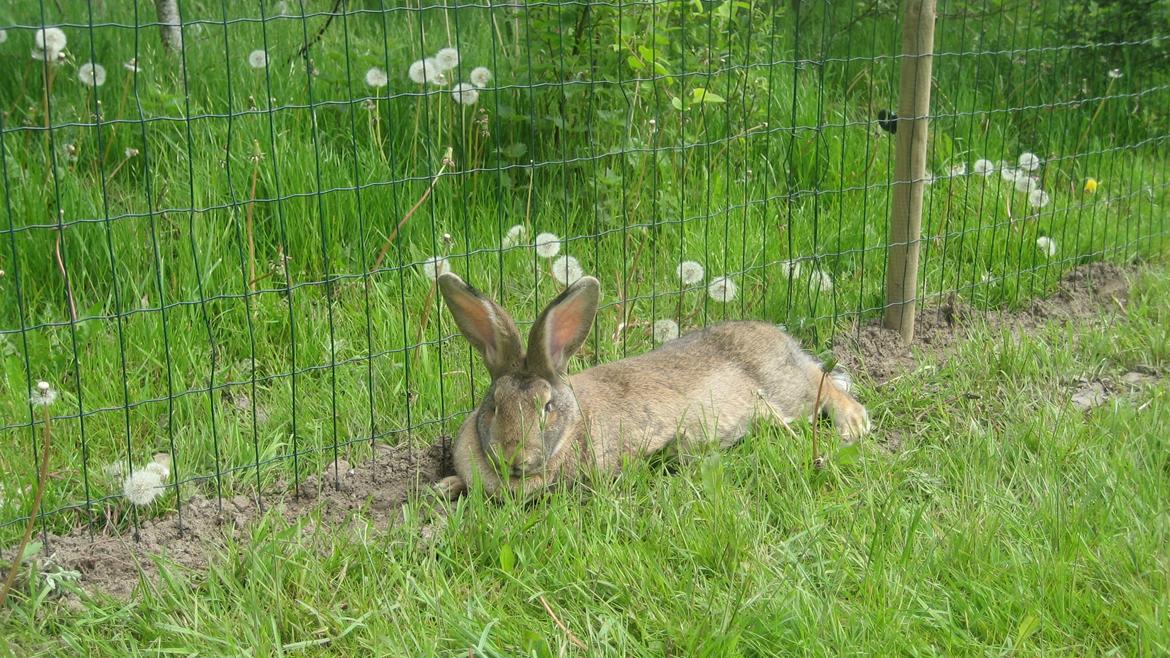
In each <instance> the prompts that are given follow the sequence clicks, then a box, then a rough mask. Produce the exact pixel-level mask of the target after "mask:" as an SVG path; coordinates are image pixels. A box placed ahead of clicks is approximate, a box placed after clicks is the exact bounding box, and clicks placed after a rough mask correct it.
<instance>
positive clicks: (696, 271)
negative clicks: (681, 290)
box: [675, 260, 706, 286]
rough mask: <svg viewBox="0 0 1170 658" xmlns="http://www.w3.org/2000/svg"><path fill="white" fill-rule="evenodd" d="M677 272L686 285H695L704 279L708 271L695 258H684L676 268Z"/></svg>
mask: <svg viewBox="0 0 1170 658" xmlns="http://www.w3.org/2000/svg"><path fill="white" fill-rule="evenodd" d="M675 274H677V275H678V280H679V281H681V282H682V283H683V285H686V286H693V285H695V284H696V283H699V282H700V281H702V280H703V276H704V275H706V272H704V271H703V264H702V263H700V262H698V261H694V260H684V261H683V262H681V263H679V264H678V268H676V269H675Z"/></svg>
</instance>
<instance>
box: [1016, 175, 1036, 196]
mask: <svg viewBox="0 0 1170 658" xmlns="http://www.w3.org/2000/svg"><path fill="white" fill-rule="evenodd" d="M1038 189H1040V179H1039V178H1036V177H1035V176H1029V175H1028V174H1025V173H1024V172H1022V171H1021V172H1020V173H1019V175H1018V176H1016V191H1018V192H1024V193H1025V194H1031V193H1032V192H1034V191H1035V190H1038Z"/></svg>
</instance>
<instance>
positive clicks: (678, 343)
mask: <svg viewBox="0 0 1170 658" xmlns="http://www.w3.org/2000/svg"><path fill="white" fill-rule="evenodd" d="M439 290H440V291H442V294H443V299H445V300H446V302H447V306H448V308H450V309H451V314H452V315H454V316H455V322H456V323H458V325H459V329H460V330H461V331H462V332H463V335H464V336H466V337H467V340H468V341H469V342H470V343H471V344H472V346H474V347H475V349H476V350H478V351H479V353H480V354H481V355H482V356H483V360H484V363H485V364H486V365H487V369H488V372H489V373H490V374H491V386H489V387H488V390H487V392H486V393H485V394H484V396H483V401H482V402H481V403H480V405H479V408H478V409H476V410H475V411H474V412H472V414H471V415H470V416H468V418H467V420H466V421H464V423H463V426H462V427H460V428H459V435H458V436H457V437H456V438H455V446H454V461H455V472H456V473H457V475H453V476H450V477H447V478H444V479H443V480H441V481H440V482H439V483H438V488H439V490H440V491H441V492H442V493H443V494H445V495H447V496H448V497H454V496H457V495H458V494H459V493H461V492H462V491H464V490H465V489H466V488H467V486H468V485H469V484H471V483H472V482H473V481H475V482H480V483H482V485H483V486H484V487H486V489H487V491H488V493H489V494H492V495H496V494H499V493H501V492H502V490H503V489H505V488H508V489H511V490H512V491H513V492H515V493H517V494H520V495H522V496H523V495H526V494H528V493H531V492H533V491H535V490H538V489H540V488H542V487H545V486H547V485H549V484H550V483H552V482H555V481H558V480H572V479H575V478H577V477H580V476H583V475H585V474H587V473H589V472H591V471H592V470H593V469H597V470H598V471H599V472H613V471H616V470H617V469H618V468H619V467H620V465H621V463H622V460H623V459H624V458H626V457H635V456H640V455H649V454H652V453H655V452H658V451H659V450H662V449H663V448H665V447H667V446H668V445H670V444H671V443H672V442H674V441H675V440H679V441H685V442H688V443H705V442H718V444H719V445H720V447H727V446H729V445H731V444H733V443H735V442H736V441H737V440H739V439H740V438H741V437H742V436H743V435H744V433H746V432H747V430H748V428H749V426H750V425H751V423H752V420H753V419H754V418H756V417H757V416H759V415H773V416H779V417H780V418H781V419H782V420H784V422H788V421H789V420H792V419H795V418H810V417H812V416H814V415H815V413H816V411H818V410H814V409H813V406H814V405H815V404H816V399H817V388H818V386H822V384H823V388H822V390H821V395H820V399H821V403H822V405H823V406H824V408H825V409H826V410H827V411H828V413H829V415H830V416H831V417H832V419H833V422H834V423H835V424H836V425H837V427H838V428H839V430H840V432H841V434H842V435H843V436H844V437H845V438H846V439H850V440H851V439H856V438H858V437H860V436H862V435H863V434H865V433H866V432H868V431H869V428H870V425H869V416H868V415H867V414H866V411H865V407H863V406H861V405H860V404H858V402H857V401H856V400H854V399H853V398H852V397H851V396H850V395H849V393H848V388H849V384H848V379H847V378H846V377H844V373H843V372H834V373H833V374H832V376H830V377H823V376H822V374H823V370H822V369H821V364H820V363H818V362H817V361H816V360H815V359H814V358H812V357H811V356H809V355H808V354H807V353H806V352H804V351H803V350H802V349H801V348H800V346H799V345H798V344H797V342H796V341H795V340H794V339H793V338H792V337H791V336H789V335H788V334H786V333H784V332H783V331H782V330H781V329H780V328H779V327H776V326H775V325H772V324H768V323H765V322H748V321H742V322H725V323H722V324H717V325H712V326H710V327H707V328H706V329H702V330H699V331H695V332H692V333H689V334H687V335H685V336H683V337H681V338H677V339H675V340H672V341H670V342H667V343H666V344H664V345H663V346H662V347H659V348H658V349H656V350H654V351H651V352H648V353H646V354H643V355H641V356H637V357H632V358H628V359H622V360H620V361H615V362H613V363H608V364H605V365H600V366H597V367H595V368H590V369H588V370H585V371H583V372H579V373H577V374H575V375H569V374H568V365H569V359H570V357H572V356H573V353H574V352H576V351H577V349H578V348H579V347H581V344H582V343H583V342H584V341H585V338H586V336H588V335H589V330H590V327H591V326H592V324H593V317H594V315H595V314H596V313H597V305H598V301H599V300H600V284H598V282H597V279H594V278H593V277H585V278H582V279H580V280H578V281H577V282H576V283H574V284H572V285H571V286H569V287H568V288H567V289H566V290H565V291H564V292H563V293H561V294H560V295H559V296H558V297H557V298H556V299H554V300H553V301H552V302H551V303H550V304H549V305H548V307H547V308H545V309H544V311H543V312H542V313H541V314H540V317H539V318H537V320H536V323H535V324H534V325H533V326H532V331H531V332H530V333H529V335H528V351H527V352H525V349H524V346H523V344H522V343H521V341H520V334H519V332H517V331H516V325H515V323H513V322H512V318H511V317H510V316H509V315H508V313H507V312H505V311H504V309H502V308H500V307H499V306H498V305H497V304H496V303H495V302H493V301H492V300H490V299H488V298H487V297H484V296H483V295H482V294H480V293H479V291H477V290H475V289H474V288H472V287H470V286H468V285H467V284H466V283H464V282H463V280H462V279H460V278H459V277H458V276H456V275H454V274H450V273H448V274H444V275H442V276H441V277H439Z"/></svg>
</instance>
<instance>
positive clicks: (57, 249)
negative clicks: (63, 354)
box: [53, 216, 77, 322]
mask: <svg viewBox="0 0 1170 658" xmlns="http://www.w3.org/2000/svg"><path fill="white" fill-rule="evenodd" d="M58 219H59V216H58ZM63 232H64V228H62V227H61V226H60V221H58V228H57V242H56V244H55V245H54V247H53V250H54V253H55V254H56V256H57V269H58V271H60V272H61V279H62V280H63V281H64V282H65V296H66V297H67V298H68V300H69V319H70V320H72V321H73V322H77V304H76V303H75V302H74V301H73V284H72V283H71V282H70V281H69V275H68V274H67V273H66V272H65V261H64V260H62V259H61V234H62V233H63Z"/></svg>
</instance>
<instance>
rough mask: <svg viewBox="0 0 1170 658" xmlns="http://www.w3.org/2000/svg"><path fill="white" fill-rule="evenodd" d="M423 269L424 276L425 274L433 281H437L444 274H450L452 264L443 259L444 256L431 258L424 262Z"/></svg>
mask: <svg viewBox="0 0 1170 658" xmlns="http://www.w3.org/2000/svg"><path fill="white" fill-rule="evenodd" d="M422 269H423V274H425V275H426V276H427V278H428V279H430V280H431V281H434V280H435V279H438V278H439V277H441V276H443V275H444V274H446V273H448V272H450V271H451V264H450V263H448V262H447V259H446V258H443V257H442V256H431V257H430V258H428V259H426V260H424V261H423V264H422Z"/></svg>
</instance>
